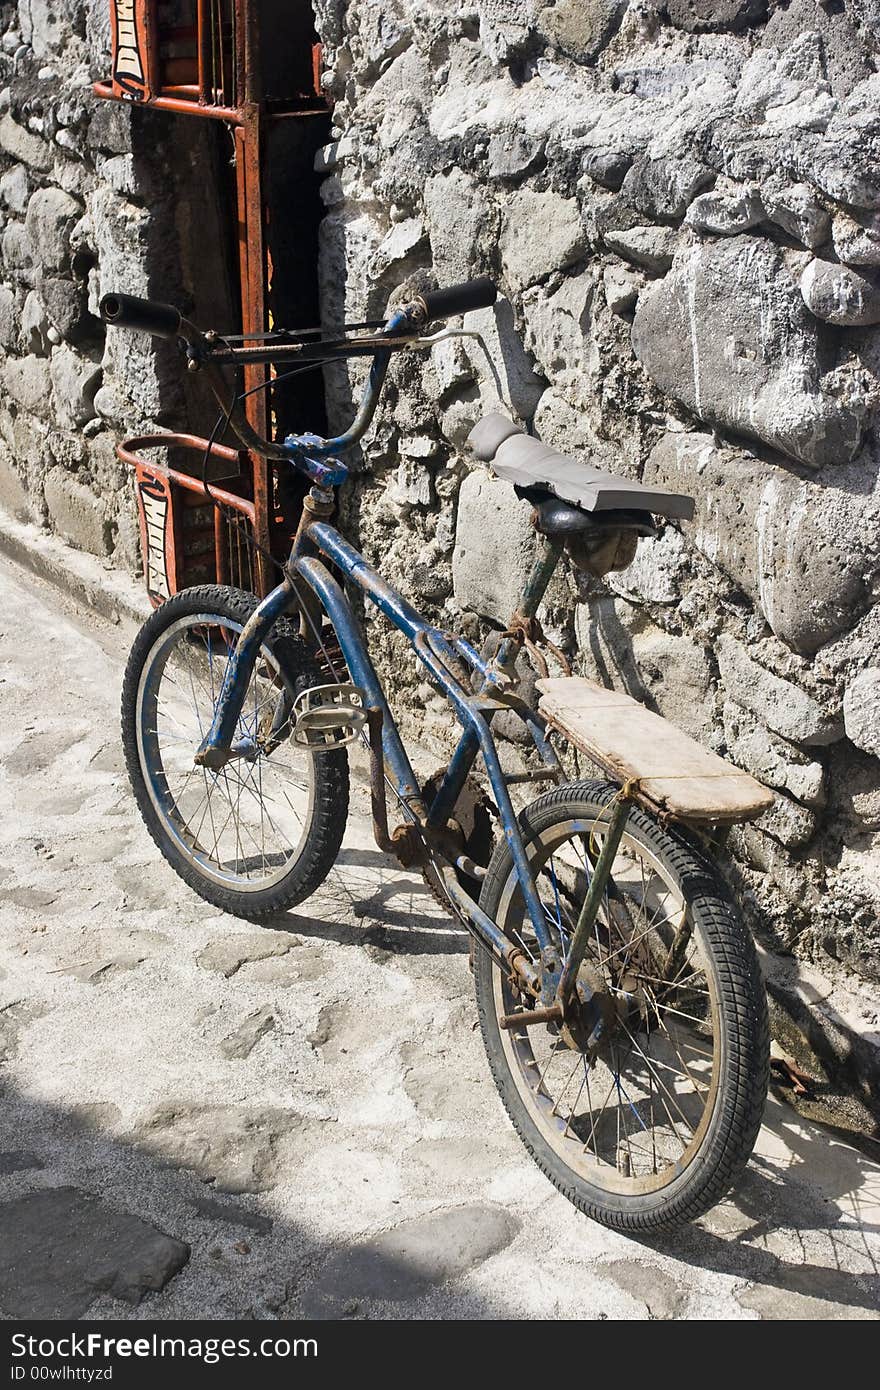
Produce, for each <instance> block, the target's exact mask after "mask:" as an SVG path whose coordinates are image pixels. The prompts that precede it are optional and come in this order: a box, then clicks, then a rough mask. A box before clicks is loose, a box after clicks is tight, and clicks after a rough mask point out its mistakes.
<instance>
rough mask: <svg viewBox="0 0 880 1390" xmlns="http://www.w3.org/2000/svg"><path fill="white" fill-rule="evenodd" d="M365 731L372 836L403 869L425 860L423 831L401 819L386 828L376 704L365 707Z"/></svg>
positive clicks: (380, 719)
mask: <svg viewBox="0 0 880 1390" xmlns="http://www.w3.org/2000/svg"><path fill="white" fill-rule="evenodd" d="M366 714H367V734H368V737H369V743H370V812H371V815H372V821H373V838H374V840H375V841H376V844H377V845H378V847H379V849H381V850H382V851H383V853H384V854H393V855H394V857H395V859H397V861H398V863H399V864H400V865H401V867H402V868H404V869H408V868H410V867H411V866H412V865H414V864H424V863H425V861H426V851H425V843H424V840H423V838H422V830H421V828H420V827H419V826H418V825H415V824H413V823H412V822H402V823H401V824H400V825H397V826H395V827H394V829H393V830H392V831H391V832H390V833H389V830H388V798H387V795H386V779H385V755H384V752H383V748H382V723H383V714H382V710H381V709H380V708H379V706H378V705H371V706H369V707H368V708H367V711H366Z"/></svg>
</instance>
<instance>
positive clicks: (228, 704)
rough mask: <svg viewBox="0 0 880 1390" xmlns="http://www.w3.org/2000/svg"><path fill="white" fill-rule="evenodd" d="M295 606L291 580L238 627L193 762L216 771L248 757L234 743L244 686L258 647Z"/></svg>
mask: <svg viewBox="0 0 880 1390" xmlns="http://www.w3.org/2000/svg"><path fill="white" fill-rule="evenodd" d="M295 608H296V593H295V590H294V587H293V585H292V584H291V582H290V580H289V579H288V578H287V577H286V576H285V578H284V580H283V582H282V583H281V584H279V585H278V588H277V589H273V590H272V592H271V593H270V594H267V595H266V597H265V598H264V599H263V601H262V603H261V604H260V605H259V607H258V608H256V609H255V610H254V612H253V613H252V614H251V616H250V617H249V618H248V620H247V622H246V623H245V625H244V627H243V628H242V630H241V634H240V636H239V639H238V641H237V642H236V644H235V646H234V648H233V649H232V651H231V652H230V654H229V661H228V662H227V665H226V671H225V673H224V676H223V684H222V685H221V687H220V694H219V695H218V697H217V703H216V704H215V706H214V718H213V721H212V723H211V727H210V729H209V730H208V732H207V733H206V734H205V737H204V738H203V739H202V742H201V744H200V746H199V749H198V752H197V753H196V755H195V758H194V760H193V761H194V762H195V763H197V764H198V766H199V767H208V768H211V769H212V770H214V771H216V770H218V769H219V768H221V767H225V766H226V764H227V763H228V762H229V761H230V759H232V758H238V757H247V756H248V752H249V751H250V750H249V749H245V748H244V747H243V746H242V747H241V748H239V747H238V746H237V745H236V744H234V743H233V738H234V735H235V731H236V728H237V726H238V720H239V716H240V715H241V709H242V705H243V704H244V700H245V695H246V694H247V688H248V685H249V684H250V679H251V676H252V675H253V673H254V668H255V666H256V664H257V658H258V657H259V655H260V648H261V647H262V645H263V643H264V642H265V640H266V638H267V637H268V635H269V633H270V632H271V630H272V628H273V627H274V626H275V624H276V623H277V621H278V619H279V618H281V617H283V616H284V615H285V613H290V612H291V611H293V610H294V609H295Z"/></svg>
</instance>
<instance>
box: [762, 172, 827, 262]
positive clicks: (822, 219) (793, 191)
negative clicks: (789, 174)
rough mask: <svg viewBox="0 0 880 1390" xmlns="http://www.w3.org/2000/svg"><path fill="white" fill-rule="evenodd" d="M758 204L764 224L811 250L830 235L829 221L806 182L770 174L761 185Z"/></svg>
mask: <svg viewBox="0 0 880 1390" xmlns="http://www.w3.org/2000/svg"><path fill="white" fill-rule="evenodd" d="M761 203H762V204H763V208H764V213H765V215H766V217H767V219H768V221H770V222H773V223H775V224H776V226H777V227H781V228H782V230H783V231H784V232H788V234H789V236H791V237H794V238H795V240H796V241H801V242H803V244H804V246H808V247H810V249H811V250H812V249H813V248H815V247H817V246H821V245H822V244H823V243H824V242H826V241H827V240H828V238H829V236H830V235H831V218H830V217H829V215H828V213H827V212H826V211H825V209H824V208H823V207H822V204H821V203H820V202H819V200H818V198H817V197H816V193H815V191H814V190H813V189H812V188H810V186H809V184H807V183H791V182H789V181H788V180H787V179H785V178H782V177H780V176H779V175H774V174H771V175H770V177H769V178H766V179H764V181H763V182H762V184H761Z"/></svg>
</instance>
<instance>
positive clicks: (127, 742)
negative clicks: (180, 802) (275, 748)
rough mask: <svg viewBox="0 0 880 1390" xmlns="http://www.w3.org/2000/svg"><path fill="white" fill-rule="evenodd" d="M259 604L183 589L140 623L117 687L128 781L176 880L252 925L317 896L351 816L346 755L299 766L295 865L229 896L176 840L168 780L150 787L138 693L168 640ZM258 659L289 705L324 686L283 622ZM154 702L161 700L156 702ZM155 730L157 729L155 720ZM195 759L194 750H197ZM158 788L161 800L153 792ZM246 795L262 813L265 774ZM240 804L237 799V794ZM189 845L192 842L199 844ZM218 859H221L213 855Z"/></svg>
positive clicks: (143, 700) (238, 595)
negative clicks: (303, 802)
mask: <svg viewBox="0 0 880 1390" xmlns="http://www.w3.org/2000/svg"><path fill="white" fill-rule="evenodd" d="M257 604H258V600H257V599H256V597H255V596H254V595H253V594H249V593H247V592H245V591H243V590H239V589H233V588H230V587H226V586H222V585H201V586H198V587H194V588H190V589H185V590H182V591H181V592H180V593H178V594H176V595H174V597H172V598H170V599H168V600H167V601H166V602H165V603H163V604H162V605H161V606H160V607H159V608H157V609H156V611H155V612H154V613H153V614H152V615H151V616H150V617H149V618H148V619H147V621H146V622H145V623H144V625H143V627H142V628H141V630H140V632H139V633H138V635H137V637H136V638H135V641H134V644H133V646H132V649H131V653H130V655H129V658H128V663H127V666H126V670H125V677H124V680H123V687H122V711H121V713H122V742H123V748H124V752H125V761H126V767H127V770H128V775H129V780H130V782H131V786H132V790H133V792H134V797H135V801H136V802H137V806H138V809H139V811H140V813H141V816H142V818H143V820H144V823H145V824H146V827H147V829H148V830H149V832H150V835H151V836H152V838H153V840H154V842H155V843H156V845H157V846H158V848H159V850H160V851H161V852H162V854H163V856H164V857H165V859H166V860H167V861H168V863H169V864H170V865H171V867H172V868H173V869H174V871H175V873H177V874H178V876H179V877H180V878H181V879H182V880H183V881H184V882H185V883H186V884H187V885H188V886H189V887H190V888H192V889H193V890H194V891H195V892H196V893H198V894H199V895H200V896H201V897H202V898H204V899H205V900H206V901H207V902H209V903H211V904H213V906H215V907H218V908H221V909H222V910H223V911H225V912H229V913H232V914H233V915H235V916H238V917H243V918H245V919H247V920H250V921H259V920H260V919H262V918H264V917H267V916H269V915H270V914H271V913H274V912H280V911H283V910H285V909H287V908H290V907H294V906H296V905H297V904H298V903H300V902H303V901H304V900H305V899H306V898H308V897H310V896H311V894H312V893H314V892H315V890H316V889H317V888H318V887H320V885H321V884H322V883H323V881H324V879H325V878H326V877H327V874H328V873H329V872H330V869H331V868H332V867H333V864H334V863H335V860H336V857H337V855H338V853H339V849H340V846H341V843H342V838H343V835H344V832H345V826H346V821H347V817H348V804H349V771H348V756H347V750H346V749H345V748H337V749H333V750H329V751H327V752H317V753H303V754H302V757H303V759H304V764H305V765H307V766H308V767H309V768H310V778H311V783H310V788H309V800H308V807H307V816H308V820H307V823H304V828H303V831H302V832H301V838H300V842H299V844H298V845H297V846H296V848H295V850H294V857H293V858H292V859H291V862H290V863H289V864H284V865H283V866H282V867H281V868H280V869H279V871H278V873H277V875H276V876H275V878H274V879H273V880H272V881H271V882H269V883H267V886H265V887H262V888H261V887H259V884H257V886H256V887H254V886H251V887H248V886H246V885H245V884H244V880H243V879H241V875H239V878H240V879H241V882H240V883H239V886H238V887H236V883H235V881H234V879H235V876H234V875H233V876H232V879H233V881H230V882H225V881H219V879H218V875H219V874H220V867H221V866H219V865H218V867H217V869H216V872H215V871H214V869H213V867H212V864H211V861H210V860H209V859H208V860H206V861H205V863H204V864H201V865H200V862H199V859H198V858H197V857H196V856H195V855H194V854H193V852H192V849H191V848H190V847H189V846H188V843H187V841H186V840H185V837H184V835H183V834H182V832H181V824H182V822H183V815H182V813H180V812H179V810H176V811H175V812H174V814H172V809H171V805H170V802H168V797H171V793H170V791H169V793H168V797H165V795H164V792H163V790H162V782H163V779H164V787H165V790H167V788H168V782H167V777H166V776H165V773H164V771H162V770H160V774H159V776H158V778H157V768H156V766H155V765H154V764H151V763H150V758H149V753H150V750H151V749H152V750H153V752H154V753H155V748H156V745H157V739H158V734H156V738H154V739H152V742H151V731H150V730H149V728H148V723H149V721H148V720H147V719H146V717H145V710H146V708H147V695H146V693H145V692H147V691H149V690H151V689H152V686H151V680H152V682H153V684H155V683H156V682H159V686H158V688H161V680H162V678H163V675H164V667H163V669H162V671H161V672H158V669H157V668H158V664H159V662H161V661H162V660H164V661H166V662H167V660H168V656H167V649H168V647H169V643H170V642H171V638H172V636H175V635H176V634H177V633H178V632H179V633H181V634H183V635H184V637H185V638H186V640H188V641H190V642H191V641H192V637H191V636H190V635H189V634H191V633H194V634H199V633H201V632H202V631H203V630H207V631H209V632H210V631H211V630H213V629H214V628H216V629H218V630H220V631H233V632H237V631H240V629H241V628H242V627H243V626H244V624H245V623H246V622H247V620H248V618H250V616H251V614H252V613H253V612H254V610H255V609H256V607H257ZM175 625H177V626H175ZM261 660H263V661H264V663H266V664H267V669H268V665H271V669H272V673H273V676H274V678H275V679H276V681H280V682H281V683H283V685H284V686H285V687H286V689H287V692H288V694H289V696H290V697H291V698H295V697H296V696H297V695H299V694H300V693H301V691H303V690H305V689H307V688H308V687H309V686H313V685H318V684H321V680H322V678H321V676H320V675H319V673H318V669H317V667H316V665H315V662H314V660H313V657H312V655H311V652H310V650H309V648H308V647H307V645H306V644H305V642H303V641H302V639H301V638H300V637H299V636H298V635H296V633H295V632H294V630H293V628H292V627H291V626H290V624H289V623H287V622H286V621H284V620H282V621H280V622H279V623H277V624H276V625H275V627H274V628H273V630H272V632H271V633H270V634H269V637H268V638H267V640H266V642H265V643H264V646H263V649H262V652H261ZM212 685H213V676H212ZM193 698H194V699H195V691H194V696H193ZM155 699H156V700H158V695H156V697H155ZM196 712H197V713H198V710H197V711H196ZM156 722H157V725H158V720H157V721H156ZM152 732H153V733H155V732H156V731H152ZM196 746H197V745H196ZM192 751H193V752H194V751H195V748H194V747H193V749H192ZM187 756H189V755H188V753H187ZM204 775H205V784H206V785H208V783H207V774H204ZM251 780H252V781H253V780H254V779H253V778H252V779H251ZM157 782H158V785H159V788H160V790H159V792H157V790H156V787H157ZM215 782H216V779H215ZM248 794H249V795H250V796H252V797H253V800H254V802H255V803H256V804H259V802H260V799H261V798H262V797H263V787H262V772H261V779H260V784H259V790H257V789H256V786H254V787H253V789H252V790H251V789H249V792H248ZM209 795H210V793H209ZM238 799H239V801H241V799H242V793H241V792H239V793H238ZM171 800H172V801H173V798H171ZM288 800H289V798H288ZM166 803H168V804H167V805H166ZM174 807H175V808H176V802H175V803H174ZM261 814H262V808H261ZM193 838H194V839H195V840H196V841H197V840H198V835H195V836H194V837H193ZM215 849H216V843H215ZM217 853H218V855H219V850H218V851H217ZM252 857H255V856H252ZM275 857H279V856H275ZM267 862H268V858H267ZM270 868H271V863H270Z"/></svg>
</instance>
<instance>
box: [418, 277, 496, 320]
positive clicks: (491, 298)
mask: <svg viewBox="0 0 880 1390" xmlns="http://www.w3.org/2000/svg"><path fill="white" fill-rule="evenodd" d="M497 298H498V291H497V289H496V288H495V286H494V285H493V283H492V281H491V280H490V279H489V277H488V275H483V276H481V277H480V279H479V280H465V281H464V283H463V284H461V285H448V286H447V288H446V289H445V290H428V292H427V293H426V294H422V295H419V298H418V299H417V300H416V304H417V305H420V306H421V307H423V308H424V311H425V322H426V323H432V322H433V321H434V320H435V319H451V318H454V317H455V315H456V314H468V313H470V312H471V310H472V309H488V308H489V306H490V305H491V304H494V303H495V300H496V299H497Z"/></svg>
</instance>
